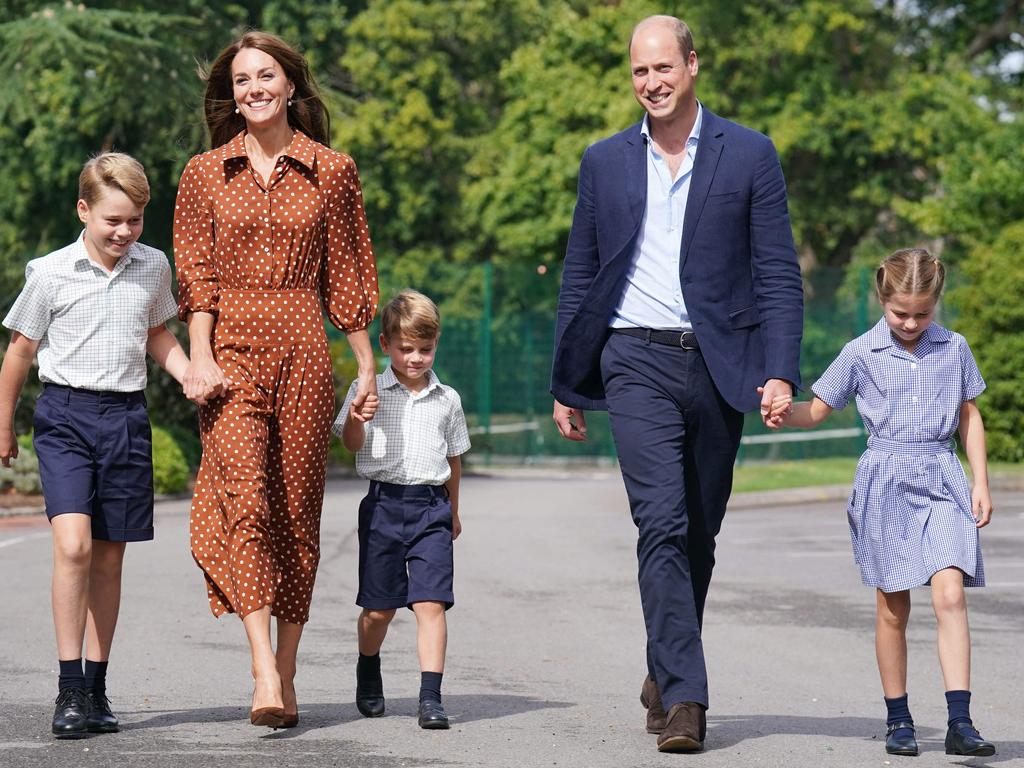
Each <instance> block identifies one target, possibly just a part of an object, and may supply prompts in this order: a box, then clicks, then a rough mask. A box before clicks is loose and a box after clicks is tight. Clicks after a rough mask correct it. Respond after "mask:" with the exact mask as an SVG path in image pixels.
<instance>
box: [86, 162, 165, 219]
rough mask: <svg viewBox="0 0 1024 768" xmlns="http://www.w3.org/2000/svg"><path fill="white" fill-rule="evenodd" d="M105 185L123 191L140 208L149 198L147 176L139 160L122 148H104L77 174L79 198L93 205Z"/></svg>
mask: <svg viewBox="0 0 1024 768" xmlns="http://www.w3.org/2000/svg"><path fill="white" fill-rule="evenodd" d="M107 189H117V190H120V191H121V192H124V193H125V195H127V196H128V199H129V200H131V201H132V202H133V203H135V204H136V205H137V206H139V207H140V208H144V207H145V205H146V203H148V202H149V180H148V179H147V178H146V169H145V168H143V167H142V163H140V162H139V161H138V160H136V159H135V158H134V157H132V156H131V155H126V154H124V153H123V152H103V153H101V154H99V155H96V157H94V158H92V159H91V160H89V161H88V162H87V163H86V164H85V166H84V167H83V168H82V173H81V174H80V175H79V177H78V199H79V200H85V203H86V205H94V204H95V203H96V201H97V200H99V198H100V196H101V195H102V194H103V192H104V191H106V190H107Z"/></svg>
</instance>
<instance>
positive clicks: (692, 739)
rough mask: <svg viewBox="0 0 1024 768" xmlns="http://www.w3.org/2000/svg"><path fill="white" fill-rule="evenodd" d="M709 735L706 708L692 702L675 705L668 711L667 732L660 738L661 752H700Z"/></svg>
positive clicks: (664, 731)
mask: <svg viewBox="0 0 1024 768" xmlns="http://www.w3.org/2000/svg"><path fill="white" fill-rule="evenodd" d="M705 735H707V718H706V717H705V715H704V707H702V706H701V705H700V704H697V703H695V702H692V701H683V702H680V703H679V704H673V705H672V707H671V709H669V711H668V718H667V720H666V721H665V730H663V731H662V732H661V736H659V737H658V751H659V752H700V751H701V750H702V749H704V737H705Z"/></svg>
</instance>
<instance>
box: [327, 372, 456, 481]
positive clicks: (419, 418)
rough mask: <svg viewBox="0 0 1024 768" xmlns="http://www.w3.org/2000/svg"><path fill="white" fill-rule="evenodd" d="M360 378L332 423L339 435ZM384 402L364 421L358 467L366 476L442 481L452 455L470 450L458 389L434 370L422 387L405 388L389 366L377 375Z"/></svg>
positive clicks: (446, 478) (444, 479)
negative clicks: (371, 416) (445, 382)
mask: <svg viewBox="0 0 1024 768" xmlns="http://www.w3.org/2000/svg"><path fill="white" fill-rule="evenodd" d="M358 385H359V382H358V381H353V382H352V385H351V386H350V387H349V390H348V395H347V396H346V397H345V404H344V405H343V406H342V408H341V413H340V414H338V418H337V420H336V421H335V422H334V433H335V434H336V435H339V436H340V435H341V432H342V429H343V428H344V426H345V419H346V417H347V416H348V412H349V408H350V407H351V405H352V401H353V400H355V397H356V390H357V388H358ZM377 396H378V397H379V398H380V405H379V406H378V407H377V412H376V414H374V417H373V420H372V421H369V422H366V423H365V424H363V429H364V430H365V432H366V441H365V442H364V443H363V447H362V448H360V449H359V451H358V452H357V453H356V471H357V472H358V473H359V474H360V475H361V476H362V477H365V478H367V479H368V480H377V481H379V482H382V483H395V484H397V485H444V483H446V482H447V481H448V479H449V478H450V477H451V467H450V466H449V465H448V458H449V457H451V456H459V455H461V454H463V453H465V452H466V451H468V450H469V448H470V444H469V430H468V429H467V427H466V417H465V415H464V414H463V412H462V400H461V398H460V397H459V393H458V392H456V391H455V390H454V389H452V388H451V387H449V386H447V385H446V384H442V383H441V381H440V380H439V379H438V378H437V375H436V374H435V373H434V372H433V371H428V372H427V386H426V387H424V388H423V389H422V390H421V391H419V392H411V391H410V390H408V389H406V388H405V387H404V386H403V385H402V383H401V382H400V381H399V380H398V378H397V377H396V376H395V372H394V371H393V370H392V369H391V366H388V368H387V370H385V371H384V373H379V374H377Z"/></svg>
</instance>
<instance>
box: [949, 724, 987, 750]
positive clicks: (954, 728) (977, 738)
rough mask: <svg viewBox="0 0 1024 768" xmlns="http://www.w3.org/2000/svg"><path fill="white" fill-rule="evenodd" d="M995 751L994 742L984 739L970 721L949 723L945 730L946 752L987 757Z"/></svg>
mask: <svg viewBox="0 0 1024 768" xmlns="http://www.w3.org/2000/svg"><path fill="white" fill-rule="evenodd" d="M995 753H996V747H995V744H993V743H992V742H991V741H985V740H984V739H983V738H981V734H980V733H978V730H977V729H976V728H975V727H974V726H973V725H971V724H970V723H957V724H956V725H951V726H950V727H949V730H948V731H946V754H947V755H966V756H967V757H988V756H989V755H994V754H995Z"/></svg>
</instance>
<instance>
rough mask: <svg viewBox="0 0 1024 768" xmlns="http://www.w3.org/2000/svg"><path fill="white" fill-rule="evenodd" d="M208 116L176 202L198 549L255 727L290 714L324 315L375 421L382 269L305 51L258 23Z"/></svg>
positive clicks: (310, 518) (320, 401)
mask: <svg viewBox="0 0 1024 768" xmlns="http://www.w3.org/2000/svg"><path fill="white" fill-rule="evenodd" d="M205 111H206V123H207V127H208V128H209V131H210V143H211V146H212V147H213V149H212V150H211V151H209V152H206V153H204V154H201V155H197V156H195V157H193V158H192V159H191V160H190V161H189V163H188V165H187V166H186V167H185V171H184V173H183V174H182V177H181V184H180V186H179V188H178V199H177V205H176V208H175V214H174V256H175V263H176V265H177V270H178V282H179V288H180V292H181V299H180V308H179V309H180V313H181V317H182V319H184V320H186V321H187V322H188V325H189V338H190V342H191V358H192V362H191V364H190V366H189V369H188V372H187V373H186V376H185V391H186V394H187V395H188V396H190V397H193V398H195V399H197V401H198V402H200V417H199V425H200V434H201V437H202V443H203V458H202V464H201V466H200V468H199V477H198V480H197V483H196V491H195V496H194V498H193V501H192V513H191V524H190V528H191V540H192V555H193V557H194V558H195V560H196V563H198V565H199V567H200V568H202V569H203V572H204V573H205V575H206V584H207V590H208V593H209V598H210V607H211V609H212V610H213V613H214V615H215V616H220V615H222V614H224V613H237V614H238V615H239V616H240V617H241V618H242V623H243V625H244V627H245V631H246V635H247V636H248V640H249V646H250V650H251V652H252V674H253V678H254V680H255V691H254V693H253V704H252V712H251V717H250V720H251V722H252V723H253V724H255V725H266V726H271V727H282V726H283V727H290V726H294V725H296V724H297V722H298V706H297V704H296V697H295V688H294V677H295V658H296V651H297V649H298V644H299V638H300V636H301V634H302V627H303V625H304V624H305V622H306V621H307V619H308V618H309V604H310V599H311V597H312V591H313V581H314V578H315V576H316V569H317V563H318V560H319V556H320V550H319V538H320V510H321V507H322V504H323V493H324V475H325V466H326V460H327V444H328V438H329V435H330V428H331V421H332V417H333V411H334V390H333V386H332V378H331V361H330V357H329V355H328V347H327V337H326V335H325V333H324V324H323V312H326V314H327V316H328V318H330V321H331V322H332V323H333V324H334V325H335V326H337V327H338V328H339V329H341V330H342V331H344V332H345V333H346V334H347V335H348V340H349V343H350V344H351V346H352V350H353V352H354V353H355V356H356V358H357V360H358V363H359V395H358V398H357V399H358V400H359V402H360V413H361V414H362V417H363V418H364V419H366V420H368V419H369V418H372V415H373V411H374V409H375V407H376V402H377V392H376V379H375V376H374V360H373V352H372V348H371V346H370V340H369V336H368V334H367V331H366V327H367V326H368V325H369V324H370V321H371V320H372V319H373V315H374V313H375V311H376V307H377V299H378V293H377V273H376V268H375V265H374V259H373V252H372V249H371V246H370V235H369V231H368V229H367V224H366V215H365V213H364V210H363V203H362V192H361V190H360V185H359V177H358V175H357V173H356V167H355V164H354V163H353V161H352V159H351V158H349V157H347V156H346V155H343V154H341V153H340V152H335V151H333V150H331V149H329V148H328V147H327V146H326V144H327V142H328V136H329V118H328V115H327V112H326V110H325V108H324V105H323V103H322V102H321V100H320V98H319V96H318V95H317V91H316V86H315V84H314V82H313V80H312V78H311V76H310V73H309V70H308V67H307V65H306V62H305V60H304V59H303V58H302V56H301V55H299V54H298V53H296V52H295V51H294V50H292V49H291V48H290V47H289V46H288V45H287V44H286V43H284V42H283V41H282V40H280V39H279V38H277V37H274V36H273V35H268V34H265V33H262V32H248V33H246V34H245V35H243V36H242V37H241V38H240V39H239V40H237V41H236V42H234V43H232V44H231V45H230V46H228V47H227V48H226V49H225V50H224V51H222V52H221V54H220V56H219V57H218V58H217V60H216V61H215V62H214V64H213V66H212V67H211V69H210V73H209V76H208V79H207V87H206V96H205ZM271 616H274V617H276V619H277V650H276V653H275V651H274V650H273V647H272V644H271V639H270V620H271Z"/></svg>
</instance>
